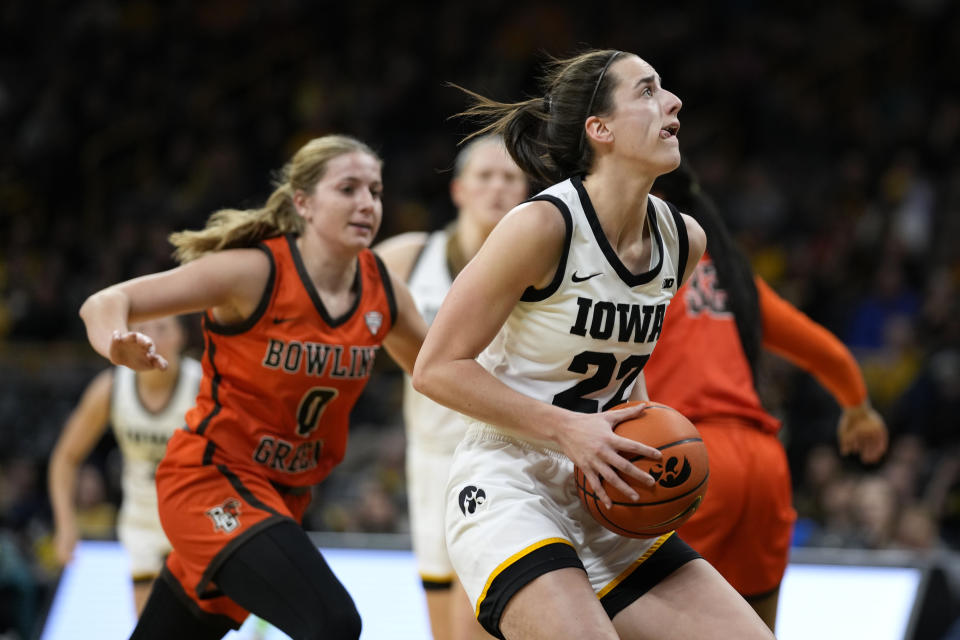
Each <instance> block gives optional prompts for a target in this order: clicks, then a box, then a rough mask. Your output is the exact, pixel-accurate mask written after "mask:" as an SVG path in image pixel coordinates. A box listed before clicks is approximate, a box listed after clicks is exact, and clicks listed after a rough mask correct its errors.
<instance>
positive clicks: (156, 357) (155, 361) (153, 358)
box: [147, 353, 169, 371]
mask: <svg viewBox="0 0 960 640" xmlns="http://www.w3.org/2000/svg"><path fill="white" fill-rule="evenodd" d="M147 357H148V358H149V360H150V364H151V365H152V366H153V367H154V368H156V369H160V370H161V371H166V370H167V367H168V366H169V363H168V362H167V359H166V358H164V357H163V356H162V355H160V354H159V353H151V354H149V355H148V356H147Z"/></svg>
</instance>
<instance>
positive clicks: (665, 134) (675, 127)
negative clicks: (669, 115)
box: [660, 122, 680, 140]
mask: <svg viewBox="0 0 960 640" xmlns="http://www.w3.org/2000/svg"><path fill="white" fill-rule="evenodd" d="M679 131H680V123H679V122H671V123H670V124H668V125H667V126H665V127H664V128H663V129H660V137H661V138H662V139H663V140H666V139H668V138H675V137H676V136H677V132H679Z"/></svg>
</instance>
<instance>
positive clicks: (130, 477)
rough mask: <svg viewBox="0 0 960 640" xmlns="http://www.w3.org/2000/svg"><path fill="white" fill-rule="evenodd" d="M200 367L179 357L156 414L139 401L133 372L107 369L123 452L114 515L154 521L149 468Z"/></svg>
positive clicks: (177, 420)
mask: <svg viewBox="0 0 960 640" xmlns="http://www.w3.org/2000/svg"><path fill="white" fill-rule="evenodd" d="M202 375H203V369H202V367H201V365H200V363H199V362H197V361H196V360H194V359H193V358H186V357H184V358H181V359H180V374H179V376H178V377H177V382H176V387H175V388H174V390H173V393H172V394H171V396H170V400H169V402H167V405H166V406H165V407H164V408H163V409H161V410H160V411H157V412H156V413H154V412H152V411H150V410H149V409H147V408H146V407H144V406H143V403H142V402H141V401H140V395H139V393H138V392H137V385H136V372H134V371H133V370H132V369H128V368H127V367H116V368H115V369H114V371H113V393H112V396H111V399H110V421H111V423H112V424H113V433H114V436H115V437H116V439H117V444H118V445H119V447H120V452H121V453H122V454H123V480H122V487H123V502H122V504H121V507H120V520H121V522H122V523H124V524H127V525H130V526H150V525H152V524H154V523H155V524H156V526H157V527H159V526H160V520H159V516H158V515H157V489H156V486H155V484H154V472H155V471H156V468H157V463H159V462H160V459H161V458H163V454H164V452H166V450H167V440H168V439H169V438H170V436H171V435H172V434H173V432H174V431H176V430H177V429H180V428H182V427H183V426H184V424H185V423H184V419H183V417H184V414H185V413H186V412H187V410H188V409H190V408H191V407H192V406H193V403H194V401H195V400H196V397H197V389H198V387H199V386H200V377H201V376H202Z"/></svg>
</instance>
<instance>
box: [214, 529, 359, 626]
mask: <svg viewBox="0 0 960 640" xmlns="http://www.w3.org/2000/svg"><path fill="white" fill-rule="evenodd" d="M213 582H214V583H215V584H216V585H217V586H218V587H219V588H220V590H221V591H223V593H225V594H226V595H227V596H229V597H230V599H231V600H233V601H234V602H236V603H237V604H239V605H240V606H242V607H243V608H245V609H247V610H249V611H251V612H252V613H254V614H256V615H257V616H259V617H261V618H263V619H264V620H266V621H267V622H269V623H271V624H272V625H273V626H275V627H277V628H278V629H280V630H281V631H283V632H284V633H286V634H287V635H289V636H290V637H291V638H293V639H294V640H312V639H318V640H319V639H320V638H323V639H324V640H340V639H343V640H347V639H350V640H355V639H356V638H359V637H360V614H359V613H358V612H357V608H356V606H355V605H354V602H353V599H352V598H351V597H350V594H349V593H347V590H346V589H345V588H344V586H343V585H342V584H341V583H340V581H339V580H338V579H337V577H336V576H335V575H334V574H333V571H331V570H330V567H329V566H328V565H327V562H326V560H324V558H323V556H322V555H321V553H320V551H319V550H318V549H317V547H316V546H315V545H314V544H313V542H312V541H311V540H310V537H309V536H308V535H307V534H306V532H305V531H304V530H303V529H302V528H301V527H300V526H299V525H298V524H296V523H295V522H294V521H292V520H288V521H284V522H280V523H278V524H274V525H272V526H269V527H266V528H265V529H263V530H261V531H259V532H257V533H256V534H254V535H252V536H250V538H249V539H247V540H246V541H244V542H243V544H241V545H240V546H239V547H238V548H237V549H236V550H234V551H233V552H232V553H231V554H230V556H229V557H228V558H227V559H226V560H225V561H224V563H223V565H222V566H221V567H220V568H219V569H218V570H217V571H216V573H215V574H214V576H213Z"/></svg>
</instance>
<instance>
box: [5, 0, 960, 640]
mask: <svg viewBox="0 0 960 640" xmlns="http://www.w3.org/2000/svg"><path fill="white" fill-rule="evenodd" d="M585 9H586V7H585V6H584V5H582V3H576V4H575V3H563V2H551V1H543V2H532V3H519V4H518V3H512V2H506V1H504V0H490V1H489V2H483V3H445V4H443V5H440V6H438V7H435V8H434V9H431V10H429V11H428V10H426V9H417V8H415V7H414V6H413V5H410V4H409V3H388V2H353V3H334V4H330V3H314V2H307V1H305V0H281V1H277V0H216V1H213V2H204V3H194V2H188V1H185V0H173V1H172V2H160V1H158V0H136V1H133V2H125V3H115V2H109V1H108V0H85V1H83V2H77V3H73V4H67V5H63V4H62V3H55V2H45V1H42V0H40V1H33V2H25V1H23V0H12V1H11V2H5V3H4V6H3V8H2V9H0V43H2V44H0V49H2V50H3V52H4V53H3V55H2V56H0V602H2V603H3V604H0V637H4V636H3V635H2V634H4V632H6V633H7V634H8V636H6V637H9V638H17V637H19V638H23V639H26V638H28V637H30V633H32V631H31V628H32V626H33V625H34V624H35V623H36V620H37V619H38V618H39V617H40V613H39V612H40V611H41V610H42V607H43V605H44V602H45V597H47V596H48V595H49V593H50V590H51V585H53V584H54V582H55V579H56V572H57V568H56V567H55V565H54V562H53V559H52V556H51V552H50V548H49V535H50V526H51V524H50V509H49V505H48V503H47V497H46V487H45V481H44V477H45V465H46V461H47V457H48V456H49V453H50V450H51V448H52V445H53V442H54V440H55V438H56V436H57V434H58V433H59V430H60V428H61V426H62V424H63V421H64V420H65V418H66V416H67V414H68V413H69V411H70V409H71V407H72V406H73V404H74V403H75V402H76V401H77V399H78V397H79V394H80V391H81V390H82V388H83V387H84V385H85V384H86V383H87V382H88V381H89V380H90V379H91V378H92V377H93V375H95V373H96V372H97V371H99V370H100V369H102V368H103V367H105V366H106V365H107V363H106V362H105V361H103V360H102V359H99V358H98V357H96V356H95V354H94V353H93V352H92V350H90V349H89V347H88V346H87V344H86V342H85V339H84V334H83V326H82V323H81V322H80V320H79V318H78V316H77V309H78V308H79V306H80V303H81V302H82V301H83V299H84V298H85V297H86V296H87V295H89V294H90V293H92V292H93V291H96V290H97V289H99V288H101V287H103V286H105V285H107V284H110V283H113V282H117V281H120V280H123V279H127V278H130V277H132V276H136V275H139V274H143V273H148V272H153V271H156V270H158V269H162V268H166V267H171V266H173V264H174V263H173V261H172V258H171V256H170V253H171V247H170V245H169V244H168V243H167V241H166V236H167V234H168V233H169V232H170V231H173V230H177V229H181V228H188V227H189V228H196V227H198V226H200V225H201V224H202V223H203V221H204V220H205V219H206V217H207V215H208V214H209V213H210V212H211V211H213V210H215V209H217V208H220V207H222V206H227V205H234V204H236V203H248V204H249V205H250V206H253V205H255V204H256V203H258V202H260V201H262V200H263V198H264V196H265V195H266V194H268V193H269V191H270V185H269V184H265V183H264V182H263V180H262V176H264V175H267V174H268V173H269V172H270V171H271V170H274V169H277V168H278V167H279V165H280V163H282V161H283V159H284V158H286V157H288V156H289V155H290V153H291V152H292V150H293V149H295V148H296V147H298V146H299V145H300V144H302V142H303V141H305V140H306V139H308V138H310V137H314V136H316V135H320V134H324V133H329V132H334V131H337V132H345V133H349V134H352V135H355V136H358V137H360V138H361V139H363V140H365V141H367V142H369V143H371V144H372V145H373V146H374V147H375V148H376V149H377V150H378V151H379V152H380V153H381V154H382V156H383V158H384V159H385V163H386V164H385V168H384V178H385V187H386V189H385V214H384V224H383V228H382V230H381V232H380V236H379V237H380V238H384V237H388V236H390V235H393V234H394V233H397V232H400V231H406V230H413V229H429V228H434V227H437V226H439V225H441V224H443V223H445V222H447V221H448V220H449V219H450V218H451V216H452V215H453V209H452V205H451V204H450V202H449V195H448V192H447V184H448V182H449V171H450V169H451V164H452V159H453V157H454V155H455V153H456V144H457V142H458V140H459V139H460V137H461V136H462V135H463V134H464V133H466V132H467V131H469V130H470V129H469V125H468V124H466V123H463V122H457V121H451V120H449V116H451V115H452V114H454V113H456V112H457V111H460V110H462V109H463V108H464V107H465V106H466V101H465V97H464V96H463V94H461V93H460V92H458V91H457V90H456V89H454V88H451V87H450V86H449V85H448V83H457V84H460V85H464V86H466V87H469V88H473V89H477V90H480V91H481V92H482V93H485V94H486V95H491V96H494V97H504V98H506V97H513V96H516V95H518V94H519V93H522V92H524V91H526V92H528V93H529V92H531V91H533V87H528V86H523V85H521V84H520V83H521V82H523V79H524V78H528V77H530V75H531V74H530V73H529V70H530V69H531V68H533V67H534V66H536V64H537V63H538V62H539V61H541V60H542V59H543V58H544V57H545V55H546V54H547V53H549V54H554V55H563V54H568V53H574V52H576V51H577V50H578V49H579V48H582V47H584V46H587V45H590V46H596V47H614V48H621V49H624V50H630V51H636V52H638V53H639V54H640V55H641V56H643V57H644V58H646V59H647V60H649V61H650V62H651V63H652V64H653V65H654V66H655V67H656V68H657V69H658V71H659V72H660V73H661V75H662V76H663V83H664V86H666V87H668V88H670V89H671V90H672V91H674V92H675V93H676V94H678V95H679V96H680V97H681V99H683V101H684V108H683V110H682V111H681V113H680V120H681V123H682V130H681V132H680V140H681V145H682V146H681V148H682V150H683V151H684V153H685V155H686V157H687V158H688V160H689V162H690V164H691V166H693V167H694V168H695V169H696V170H697V171H698V172H699V174H700V176H701V179H702V182H703V185H704V188H705V189H706V190H707V191H708V192H709V193H710V194H711V195H712V196H713V197H714V199H715V200H716V201H717V202H718V204H719V206H720V209H721V211H722V212H723V213H724V214H725V215H726V216H727V218H728V221H729V223H730V225H731V227H732V228H733V230H734V231H735V233H736V236H737V238H738V240H739V241H740V242H741V243H742V245H743V246H744V247H745V248H746V249H747V251H748V253H749V255H750V256H751V258H752V260H753V263H754V266H755V268H756V270H757V272H758V273H759V274H760V275H762V276H763V277H764V278H765V279H767V281H768V282H770V283H771V284H772V285H773V286H774V288H775V289H776V290H777V291H778V292H779V293H780V294H781V295H783V296H785V297H786V298H788V299H789V300H790V301H791V302H793V303H794V304H796V305H797V306H799V307H800V308H801V309H803V310H804V311H805V312H806V313H807V314H808V315H810V316H811V317H812V318H813V319H815V320H817V321H818V322H820V323H821V324H824V325H825V326H827V327H828V328H829V329H831V330H832V331H834V332H835V333H836V334H837V335H839V336H840V337H841V339H843V341H844V342H845V343H846V344H847V345H848V346H849V347H850V348H851V349H852V350H853V352H854V354H855V356H856V357H857V359H858V361H859V362H860V364H861V366H862V367H863V370H864V375H865V378H866V381H867V385H868V388H869V391H870V396H871V398H872V400H873V402H874V405H875V407H876V408H877V409H878V410H879V411H880V412H881V414H882V415H883V416H884V418H885V419H886V421H887V423H888V426H889V427H890V430H891V438H892V444H891V447H890V451H889V453H888V455H887V456H886V457H885V459H884V460H883V461H882V462H881V463H880V464H878V465H875V466H871V467H866V466H863V465H861V464H859V463H857V462H855V461H854V460H853V459H848V458H842V457H841V456H840V455H839V453H838V452H837V449H836V447H835V446H834V445H835V439H834V436H835V428H836V420H837V418H838V416H839V409H838V408H837V407H836V406H835V405H834V404H833V401H832V400H831V398H830V396H829V395H827V394H826V392H825V391H823V390H822V389H821V388H820V387H819V386H818V385H817V383H816V382H815V381H814V380H812V379H811V378H809V377H808V376H806V375H805V374H803V373H800V372H798V371H797V370H796V369H795V368H792V367H791V366H789V365H787V364H786V363H784V362H783V361H780V360H777V359H776V358H774V357H773V356H765V359H764V360H763V362H762V366H761V370H760V371H761V374H760V378H759V381H758V383H759V387H760V389H761V393H762V396H763V398H764V401H765V403H766V404H767V406H768V407H769V408H770V409H771V410H773V411H774V412H775V414H776V415H777V416H778V417H780V418H781V419H782V420H783V423H784V427H783V430H782V437H783V439H784V442H785V444H786V445H787V450H788V454H789V457H790V462H791V469H792V473H793V476H794V483H795V488H796V506H797V510H798V512H799V516H800V520H799V522H798V526H797V532H796V536H795V543H796V544H798V545H814V546H841V547H858V548H870V549H889V548H899V549H912V550H917V551H920V552H923V551H929V550H933V549H953V550H958V549H960V433H958V430H957V425H958V424H960V422H958V418H957V416H958V415H960V320H958V315H960V242H957V240H956V238H957V237H958V236H960V163H958V162H957V159H958V158H960V75H958V74H957V73H956V69H955V62H956V60H958V59H960V47H958V44H957V41H956V38H955V37H953V35H954V34H957V33H960V7H958V5H957V4H956V3H951V2H949V1H948V0H877V1H876V2H870V3H857V2H843V1H841V2H836V1H832V2H827V1H816V0H815V1H813V2H804V3H762V2H758V1H753V0H724V1H721V2H713V3H697V4H694V3H685V2H678V3H674V2H669V3H660V4H659V5H652V4H650V3H624V4H623V5H622V6H619V7H616V8H615V9H614V8H609V9H607V8H604V9H600V8H599V7H597V8H596V10H594V9H590V11H589V12H587V11H586V10H585ZM605 11H609V12H608V13H605ZM192 331H193V335H194V338H196V336H198V335H199V332H198V330H197V327H193V328H192ZM192 348H193V349H194V350H195V351H196V353H195V354H194V355H199V348H200V345H199V343H198V341H197V340H196V339H194V341H193V345H192ZM382 360H383V361H382V362H380V363H378V367H379V368H381V369H382V370H383V371H382V374H383V375H381V376H379V377H375V378H374V380H373V381H372V382H371V385H370V387H369V388H368V390H367V391H366V392H365V395H364V400H361V402H360V403H359V405H358V408H357V411H356V414H355V416H354V424H355V427H354V429H353V435H352V440H351V444H350V450H349V452H348V459H347V461H346V462H345V464H344V465H343V466H342V468H340V469H338V470H337V472H336V473H335V474H334V475H333V476H332V477H331V478H330V480H329V482H328V483H326V484H325V485H324V486H322V487H320V488H318V490H317V499H316V501H315V503H314V506H313V507H312V509H311V511H310V512H309V513H308V516H307V522H306V525H307V527H308V528H311V529H317V530H328V531H346V532H349V531H374V532H403V531H405V528H406V526H407V524H406V505H405V497H404V495H403V491H404V483H403V460H402V456H403V430H402V425H401V423H400V417H399V397H400V396H399V381H400V374H399V372H398V371H396V370H395V369H392V368H391V365H389V364H388V363H387V362H386V360H387V359H386V358H383V359H382ZM117 466H118V456H117V454H116V452H115V450H114V449H113V447H112V443H111V442H110V439H109V437H107V438H105V440H104V441H103V442H102V443H101V444H100V445H99V446H98V448H97V450H96V452H95V454H94V455H93V456H91V459H90V460H89V461H88V464H87V466H86V468H85V470H84V473H83V474H82V476H81V482H80V483H79V487H80V493H81V495H80V497H79V505H80V509H81V516H82V518H81V523H82V526H83V528H84V533H85V535H87V536H89V537H106V538H109V537H111V536H113V535H114V532H113V515H114V513H115V505H116V504H117V503H118V498H119V495H118V492H119V473H118V468H117ZM10 594H15V595H16V596H17V597H15V598H14V597H7V596H8V595H10ZM14 634H19V635H14Z"/></svg>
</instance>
